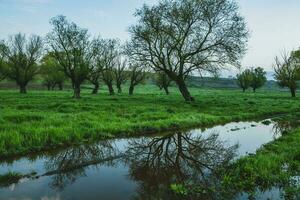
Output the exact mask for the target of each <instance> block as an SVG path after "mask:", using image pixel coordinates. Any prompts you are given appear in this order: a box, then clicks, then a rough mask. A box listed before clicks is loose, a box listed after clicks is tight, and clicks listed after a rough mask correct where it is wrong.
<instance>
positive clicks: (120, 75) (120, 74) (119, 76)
mask: <svg viewBox="0 0 300 200" xmlns="http://www.w3.org/2000/svg"><path fill="white" fill-rule="evenodd" d="M126 66H127V60H123V61H121V60H119V61H118V62H117V66H116V67H115V68H114V74H115V80H116V85H117V88H118V93H122V84H124V83H125V82H126V80H127V78H128V74H127V72H126Z"/></svg>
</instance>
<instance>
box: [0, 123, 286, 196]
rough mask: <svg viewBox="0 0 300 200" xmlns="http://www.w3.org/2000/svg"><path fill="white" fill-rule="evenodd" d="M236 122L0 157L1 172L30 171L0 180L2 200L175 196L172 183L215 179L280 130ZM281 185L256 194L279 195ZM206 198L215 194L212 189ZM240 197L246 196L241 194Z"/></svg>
mask: <svg viewBox="0 0 300 200" xmlns="http://www.w3.org/2000/svg"><path fill="white" fill-rule="evenodd" d="M269 122H270V123H262V122H234V123H229V124H226V125H222V126H215V127H213V128H209V129H205V130H201V129H196V130H192V131H188V132H184V133H183V132H176V133H172V134H171V133H170V134H164V135H161V136H152V137H139V138H127V139H115V140H106V141H101V142H99V143H96V144H93V145H82V146H77V147H70V148H67V149H63V150H60V151H56V152H47V153H43V154H40V155H35V156H31V157H24V158H21V159H18V160H14V161H1V163H0V174H1V175H5V174H7V173H9V172H15V173H21V174H25V175H26V174H27V175H28V176H27V177H26V178H22V179H21V180H19V182H18V183H11V184H10V183H8V184H1V185H0V199H1V200H14V199H18V200H83V199H86V200H96V199H97V200H99V199H101V200H118V199H120V200H127V199H128V200H131V199H132V200H133V199H149V200H152V199H174V198H175V197H173V196H172V195H173V192H171V191H170V185H171V184H173V183H195V184H198V185H203V187H204V188H205V187H210V186H211V185H213V184H217V182H218V180H217V179H216V178H214V177H213V174H214V173H213V172H214V169H216V168H218V167H219V166H221V165H222V166H223V165H227V164H229V163H230V162H232V161H233V160H234V159H236V158H238V157H240V156H243V155H247V154H251V153H255V151H256V150H257V149H258V148H260V147H261V146H262V145H263V144H265V143H268V142H270V141H272V140H274V139H276V138H278V137H280V136H281V135H282V133H283V132H284V131H285V129H286V128H288V127H289V126H286V125H285V124H279V123H277V122H274V121H269ZM279 193H280V191H279V190H276V189H274V190H270V191H267V192H264V193H260V194H258V195H257V196H256V198H257V199H261V200H263V199H280V198H279ZM203 198H205V199H214V198H216V197H214V196H213V194H207V195H206V196H204V197H203ZM235 198H236V199H247V198H248V196H247V195H246V194H237V195H236V197H235Z"/></svg>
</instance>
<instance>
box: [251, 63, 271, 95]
mask: <svg viewBox="0 0 300 200" xmlns="http://www.w3.org/2000/svg"><path fill="white" fill-rule="evenodd" d="M266 82H267V78H266V72H265V71H264V69H263V68H261V67H257V68H254V69H251V82H250V87H252V89H253V91H254V92H255V91H256V89H258V88H260V87H262V86H263V85H264V84H265V83H266Z"/></svg>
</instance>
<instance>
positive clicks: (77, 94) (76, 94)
mask: <svg viewBox="0 0 300 200" xmlns="http://www.w3.org/2000/svg"><path fill="white" fill-rule="evenodd" d="M73 98H75V99H79V98H80V84H74V96H73Z"/></svg>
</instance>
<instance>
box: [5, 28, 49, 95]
mask: <svg viewBox="0 0 300 200" xmlns="http://www.w3.org/2000/svg"><path fill="white" fill-rule="evenodd" d="M42 50H43V43H42V39H41V37H39V36H36V35H32V36H31V37H29V38H26V36H25V35H24V34H21V33H18V34H16V35H13V36H10V37H9V40H8V41H1V43H0V54H1V60H2V61H1V63H5V65H4V66H3V73H4V74H5V75H6V76H7V77H8V78H9V79H11V80H14V81H16V83H17V85H18V86H19V87H20V93H26V92H27V90H26V87H27V85H28V83H29V82H30V81H32V80H33V78H34V77H35V75H36V74H37V73H38V65H37V62H39V60H40V58H41V55H42ZM2 65H3V64H2Z"/></svg>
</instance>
